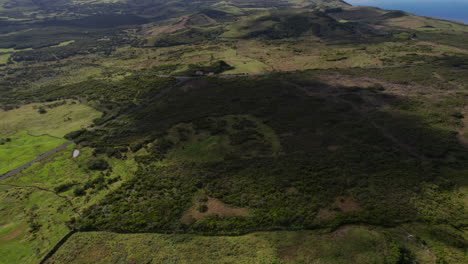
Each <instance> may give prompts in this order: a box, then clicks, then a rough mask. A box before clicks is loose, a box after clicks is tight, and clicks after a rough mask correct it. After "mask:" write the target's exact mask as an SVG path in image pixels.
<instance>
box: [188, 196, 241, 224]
mask: <svg viewBox="0 0 468 264" xmlns="http://www.w3.org/2000/svg"><path fill="white" fill-rule="evenodd" d="M193 204H194V205H193V206H192V207H191V208H190V209H189V210H188V211H187V212H186V213H185V214H184V216H182V219H181V221H182V223H190V221H192V219H195V220H199V219H202V218H203V217H205V216H208V215H218V216H221V217H228V216H247V215H248V214H249V212H248V210H247V209H246V208H238V207H232V206H229V205H226V204H225V203H223V202H221V201H220V200H218V199H214V198H208V201H206V202H200V201H199V198H198V197H195V198H194V199H193ZM203 204H205V205H206V206H208V210H207V211H206V212H204V213H202V212H200V211H198V208H199V206H200V205H203Z"/></svg>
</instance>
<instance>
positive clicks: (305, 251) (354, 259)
mask: <svg viewBox="0 0 468 264" xmlns="http://www.w3.org/2000/svg"><path fill="white" fill-rule="evenodd" d="M388 232H390V233H391V234H392V235H393V234H396V231H395V230H392V229H388V230H386V229H378V228H377V229H374V228H369V227H365V226H347V227H344V228H341V229H339V230H337V231H335V232H331V233H328V232H327V231H326V230H316V231H297V232H263V233H252V234H249V235H245V236H239V237H226V236H217V237H204V236H195V235H162V234H115V233H108V232H88V233H76V234H74V235H73V236H72V237H71V238H70V239H69V240H68V241H67V243H65V245H64V246H62V247H61V248H60V249H59V250H58V252H57V253H56V254H55V255H54V256H53V257H52V258H51V259H50V260H49V261H48V262H46V263H49V264H50V263H90V262H93V263H116V262H118V261H122V260H124V261H125V262H126V263H181V264H182V263H236V264H250V263H265V264H267V263H268V264H270V263H282V264H287V263H291V264H292V263H316V264H331V263H333V264H347V263H392V264H394V263H397V261H398V258H399V257H401V256H403V255H404V253H402V250H401V249H402V248H403V247H402V244H401V243H400V242H399V241H400V240H401V241H404V239H403V238H401V237H398V238H396V240H394V239H392V238H390V237H389V236H387V235H386V233H388ZM407 244H409V246H411V247H412V249H413V250H414V251H415V252H416V253H418V255H417V256H418V258H417V259H416V260H418V261H419V260H421V259H423V258H427V257H428V253H427V252H424V250H423V249H422V248H421V247H418V246H417V245H416V244H415V243H411V242H408V243H407ZM96 245H99V246H96ZM155 248H157V250H154V249H155ZM429 258H430V256H429Z"/></svg>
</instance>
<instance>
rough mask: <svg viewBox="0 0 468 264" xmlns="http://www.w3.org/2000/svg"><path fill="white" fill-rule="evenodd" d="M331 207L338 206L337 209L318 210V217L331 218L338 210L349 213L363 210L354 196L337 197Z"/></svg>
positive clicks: (322, 218)
mask: <svg viewBox="0 0 468 264" xmlns="http://www.w3.org/2000/svg"><path fill="white" fill-rule="evenodd" d="M331 207H334V208H337V210H332V209H328V208H322V209H320V211H319V212H318V216H317V217H318V219H319V220H328V219H331V218H333V217H334V216H335V215H336V214H337V213H338V212H344V213H349V212H359V211H362V208H361V206H359V204H358V203H357V202H356V201H355V200H354V199H353V198H352V197H349V196H346V197H345V196H342V197H337V198H336V200H335V202H333V203H332V204H331Z"/></svg>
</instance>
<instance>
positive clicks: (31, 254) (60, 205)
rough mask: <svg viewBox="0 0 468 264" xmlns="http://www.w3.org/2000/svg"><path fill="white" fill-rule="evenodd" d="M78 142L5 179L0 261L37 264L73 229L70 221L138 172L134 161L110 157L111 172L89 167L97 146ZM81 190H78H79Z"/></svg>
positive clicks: (0, 190)
mask: <svg viewBox="0 0 468 264" xmlns="http://www.w3.org/2000/svg"><path fill="white" fill-rule="evenodd" d="M75 148H76V146H75V145H71V146H68V147H67V148H66V149H64V150H62V151H61V152H58V153H56V154H54V155H53V156H51V157H49V158H47V159H45V160H42V161H41V162H39V163H36V164H33V165H32V166H31V167H29V168H28V169H26V170H24V171H22V172H20V173H19V174H17V175H15V176H14V177H10V178H8V179H6V180H4V181H2V182H1V183H0V219H1V220H0V254H1V255H2V258H1V259H0V263H2V264H9V263H36V262H38V261H39V260H40V259H41V258H43V257H44V255H45V254H46V253H47V252H48V251H49V250H51V249H52V247H53V246H54V245H55V244H56V243H57V242H58V241H59V240H61V239H62V237H63V236H65V235H66V234H67V233H68V232H70V229H69V227H68V224H67V223H68V222H69V221H70V220H71V219H72V218H74V217H77V216H78V213H79V212H80V211H81V210H82V209H83V208H85V207H86V206H88V205H89V204H93V203H95V202H96V201H98V200H99V199H102V197H103V196H104V195H106V194H107V193H108V192H109V191H111V190H114V189H116V188H118V187H119V186H120V184H121V182H122V180H125V179H127V178H128V177H131V176H132V171H134V166H135V165H134V163H133V161H132V160H131V159H130V160H128V161H120V160H115V159H111V160H108V164H109V166H110V167H109V168H112V169H111V171H112V172H110V171H109V173H108V175H105V176H104V175H102V171H98V170H91V169H88V166H89V163H90V162H91V161H92V160H93V159H95V158H94V157H93V156H92V150H91V149H81V155H80V156H79V157H78V158H76V159H72V158H71V154H72V152H73V150H74V149H75ZM76 190H78V191H76Z"/></svg>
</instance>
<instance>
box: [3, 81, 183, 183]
mask: <svg viewBox="0 0 468 264" xmlns="http://www.w3.org/2000/svg"><path fill="white" fill-rule="evenodd" d="M174 78H175V79H176V80H177V82H176V83H175V84H172V85H170V86H168V87H166V88H165V89H162V90H161V91H160V92H159V93H157V94H156V95H155V96H154V97H152V98H151V99H150V100H148V101H147V103H150V102H152V101H154V99H157V98H159V97H161V96H163V95H164V94H166V93H167V92H168V91H170V90H171V89H172V88H174V87H176V86H178V85H179V84H181V83H183V82H184V81H186V80H189V79H191V78H192V77H190V76H177V77H174ZM144 105H145V104H141V105H139V106H136V107H134V108H132V109H130V110H128V111H127V112H125V113H123V114H120V115H118V116H116V117H114V118H112V119H111V120H109V121H107V122H105V123H103V124H101V125H99V126H95V127H91V128H88V130H90V131H94V130H96V129H100V128H103V127H105V126H106V125H108V124H109V123H112V122H114V121H115V120H116V119H117V118H119V117H121V116H123V115H128V114H130V113H132V112H134V111H135V110H138V109H140V108H141V107H143V106H144ZM73 143H74V142H73V141H68V142H67V143H64V144H62V145H60V146H58V147H56V148H54V149H52V150H51V151H49V152H47V153H44V154H42V155H41V156H39V157H38V158H36V159H34V160H31V161H30V162H28V163H26V164H23V165H21V166H20V167H18V168H16V169H14V170H11V171H9V172H7V173H5V174H3V175H2V176H1V177H0V181H3V180H5V179H6V178H8V177H11V176H13V175H15V174H17V173H19V172H21V171H22V170H24V169H26V168H28V167H29V166H31V165H32V164H34V163H36V162H38V161H41V160H43V159H45V158H47V157H49V156H51V155H52V154H54V153H56V152H58V151H60V150H62V149H64V148H66V147H67V146H69V145H71V144H73Z"/></svg>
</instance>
